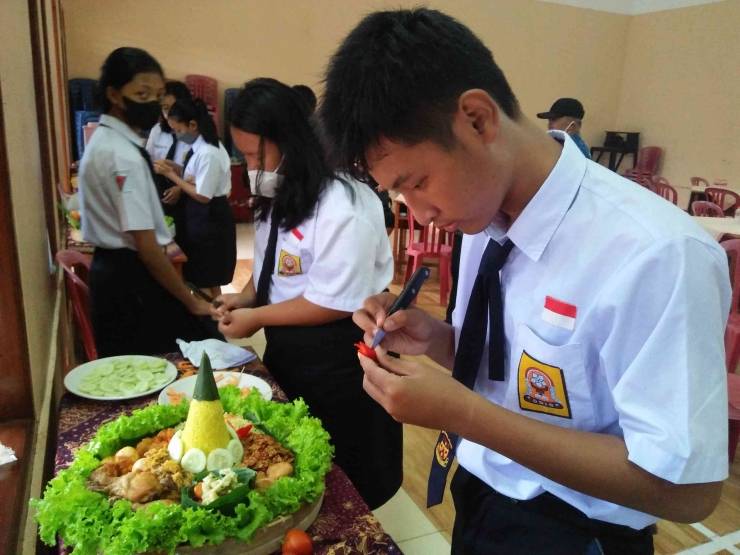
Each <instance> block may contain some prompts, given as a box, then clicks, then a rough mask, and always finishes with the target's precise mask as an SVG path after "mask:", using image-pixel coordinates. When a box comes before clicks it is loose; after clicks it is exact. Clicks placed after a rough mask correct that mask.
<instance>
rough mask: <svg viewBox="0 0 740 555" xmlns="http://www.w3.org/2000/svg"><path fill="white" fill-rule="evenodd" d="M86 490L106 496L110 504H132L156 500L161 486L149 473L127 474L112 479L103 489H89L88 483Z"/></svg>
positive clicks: (98, 487)
mask: <svg viewBox="0 0 740 555" xmlns="http://www.w3.org/2000/svg"><path fill="white" fill-rule="evenodd" d="M88 489H90V490H91V491H97V492H99V493H105V494H107V495H108V497H109V498H110V501H111V502H113V501H115V500H117V499H128V500H129V501H132V502H134V503H146V502H148V501H151V500H153V499H157V498H158V496H159V493H160V491H161V490H162V486H161V484H160V483H159V481H158V480H157V477H156V476H154V474H152V473H151V472H141V473H138V474H135V473H133V472H129V473H128V474H125V475H124V476H119V477H118V478H114V479H113V480H112V481H111V482H110V483H109V484H107V485H106V486H104V487H103V486H97V487H95V486H93V487H90V485H89V483H88Z"/></svg>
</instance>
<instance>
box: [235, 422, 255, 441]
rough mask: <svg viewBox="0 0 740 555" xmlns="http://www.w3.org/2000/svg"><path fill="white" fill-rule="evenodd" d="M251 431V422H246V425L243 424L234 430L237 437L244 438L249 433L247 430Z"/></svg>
mask: <svg viewBox="0 0 740 555" xmlns="http://www.w3.org/2000/svg"><path fill="white" fill-rule="evenodd" d="M251 431H252V425H251V424H247V425H246V426H244V427H242V428H239V429H238V430H237V431H236V435H237V437H238V438H239V439H244V438H245V437H247V436H248V435H249V432H251Z"/></svg>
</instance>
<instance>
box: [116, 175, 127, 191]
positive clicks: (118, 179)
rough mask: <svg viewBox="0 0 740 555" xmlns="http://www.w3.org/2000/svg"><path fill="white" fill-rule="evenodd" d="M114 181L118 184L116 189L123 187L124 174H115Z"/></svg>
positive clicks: (124, 181)
mask: <svg viewBox="0 0 740 555" xmlns="http://www.w3.org/2000/svg"><path fill="white" fill-rule="evenodd" d="M116 183H117V184H118V189H119V190H121V189H123V184H124V183H126V176H125V175H117V176H116Z"/></svg>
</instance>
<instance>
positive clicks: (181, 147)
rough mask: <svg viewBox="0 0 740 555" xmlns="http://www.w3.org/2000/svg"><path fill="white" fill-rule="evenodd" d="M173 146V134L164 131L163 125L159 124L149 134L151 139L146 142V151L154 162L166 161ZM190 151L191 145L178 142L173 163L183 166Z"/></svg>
mask: <svg viewBox="0 0 740 555" xmlns="http://www.w3.org/2000/svg"><path fill="white" fill-rule="evenodd" d="M171 146H172V133H165V132H164V131H162V125H161V124H160V123H158V124H157V125H155V126H154V127H153V128H152V130H151V131H150V133H149V138H148V139H147V141H146V151H147V152H148V153H149V156H151V157H152V160H158V159H160V158H162V159H164V158H167V153H168V152H169V151H170V147H171ZM188 150H190V145H189V144H187V143H185V142H183V141H177V145H176V146H175V157H174V158H173V159H172V161H173V162H175V163H176V164H179V165H181V166H182V164H183V162H184V161H185V155H186V154H187V152H188Z"/></svg>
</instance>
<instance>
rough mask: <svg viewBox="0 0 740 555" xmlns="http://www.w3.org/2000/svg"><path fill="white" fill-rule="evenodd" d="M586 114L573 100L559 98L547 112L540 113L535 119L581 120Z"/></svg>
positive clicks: (581, 106)
mask: <svg viewBox="0 0 740 555" xmlns="http://www.w3.org/2000/svg"><path fill="white" fill-rule="evenodd" d="M585 113H586V112H585V111H584V110H583V104H581V103H580V102H578V101H577V100H576V99H575V98H560V99H558V100H556V101H555V104H553V105H552V108H550V111H549V112H540V113H539V114H537V117H538V118H540V119H557V118H562V117H566V116H567V117H569V118H576V119H583V115H584V114H585Z"/></svg>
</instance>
